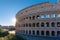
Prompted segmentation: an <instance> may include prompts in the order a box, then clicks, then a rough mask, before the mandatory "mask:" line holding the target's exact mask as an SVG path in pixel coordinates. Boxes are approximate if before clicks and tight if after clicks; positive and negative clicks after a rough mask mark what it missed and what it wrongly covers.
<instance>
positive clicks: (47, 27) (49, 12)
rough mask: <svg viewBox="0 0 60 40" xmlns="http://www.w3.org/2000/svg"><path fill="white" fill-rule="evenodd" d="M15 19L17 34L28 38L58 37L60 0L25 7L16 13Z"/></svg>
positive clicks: (59, 32) (59, 34)
mask: <svg viewBox="0 0 60 40" xmlns="http://www.w3.org/2000/svg"><path fill="white" fill-rule="evenodd" d="M16 19H17V21H16V35H18V36H19V35H20V36H24V37H26V38H27V39H28V40H40V39H41V37H60V0H59V2H58V3H50V2H43V3H39V4H35V5H31V6H29V7H26V8H24V9H22V10H20V11H19V12H18V13H17V14H16ZM29 37H30V38H29ZM50 40H51V39H50Z"/></svg>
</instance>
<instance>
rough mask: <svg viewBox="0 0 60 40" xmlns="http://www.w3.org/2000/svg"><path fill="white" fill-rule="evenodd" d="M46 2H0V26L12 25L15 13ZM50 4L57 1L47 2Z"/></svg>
mask: <svg viewBox="0 0 60 40" xmlns="http://www.w3.org/2000/svg"><path fill="white" fill-rule="evenodd" d="M46 1H48V0H0V24H1V25H14V23H13V22H12V19H13V18H15V16H16V14H17V12H18V11H19V10H22V9H23V8H26V7H28V6H30V5H33V4H37V3H42V2H46ZM49 1H50V2H51V3H53V2H57V0H49Z"/></svg>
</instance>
